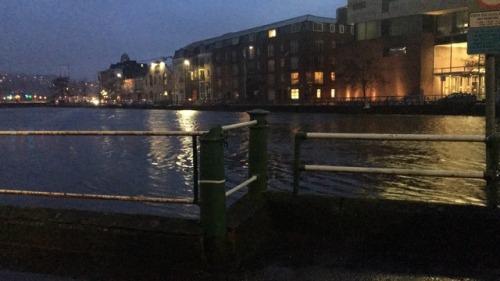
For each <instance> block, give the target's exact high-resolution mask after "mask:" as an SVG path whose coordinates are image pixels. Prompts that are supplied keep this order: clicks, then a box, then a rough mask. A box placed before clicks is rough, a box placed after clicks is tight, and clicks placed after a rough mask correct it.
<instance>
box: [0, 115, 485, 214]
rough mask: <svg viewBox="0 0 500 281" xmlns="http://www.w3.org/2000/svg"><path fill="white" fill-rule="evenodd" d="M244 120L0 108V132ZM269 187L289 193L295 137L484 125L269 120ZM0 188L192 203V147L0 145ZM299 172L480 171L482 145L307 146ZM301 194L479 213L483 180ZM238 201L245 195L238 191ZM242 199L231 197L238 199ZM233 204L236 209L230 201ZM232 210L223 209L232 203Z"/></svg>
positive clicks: (344, 180) (312, 186) (70, 141)
mask: <svg viewBox="0 0 500 281" xmlns="http://www.w3.org/2000/svg"><path fill="white" fill-rule="evenodd" d="M248 120H249V117H248V115H247V114H246V113H238V112H201V111H192V110H180V111H173V110H172V111H168V110H130V109H129V110H124V109H103V108H2V109H0V130H3V131H5V130H160V129H161V130H174V131H178V130H182V131H193V130H208V129H210V128H211V127H212V126H215V125H219V124H220V125H227V124H233V123H238V122H243V121H248ZM268 120H269V141H268V155H269V187H270V189H273V190H281V191H290V192H291V190H292V163H293V156H294V155H293V153H294V152H293V151H294V147H293V141H294V133H295V132H298V131H307V132H339V133H394V134H396V133H397V134H414V133H424V134H479V135H483V134H484V118H482V117H464V116H406V115H337V114H325V113H313V114H308V113H270V115H269V117H268ZM247 132H248V129H238V130H236V131H232V132H231V133H230V134H229V138H228V146H227V149H226V151H225V154H226V155H225V157H226V176H227V178H228V179H227V182H228V184H227V185H228V187H232V186H235V185H237V184H238V183H240V182H242V181H243V180H244V178H245V176H246V175H247V170H246V169H247V161H246V157H247V145H248V134H247ZM0 155H2V164H1V165H0V188H3V189H22V190H35V191H53V192H73V193H95V194H113V195H134V196H139V195H142V196H166V197H177V196H180V197H191V196H192V188H193V187H192V186H193V173H192V171H193V161H192V155H193V154H192V150H191V138H190V137H137V136H133V137H126V136H2V137H0ZM302 156H303V162H304V163H306V164H318V165H341V166H364V167H387V168H420V169H448V170H474V171H483V170H484V169H485V160H484V158H485V147H484V144H481V143H449V142H426V143H420V142H395V141H385V142H375V141H329V140H311V141H306V142H304V144H303V148H302ZM300 185H301V193H313V194H332V195H339V196H345V197H379V198H391V199H401V200H414V201H426V202H441V203H460V204H462V203H463V204H474V205H484V201H485V196H484V192H483V188H484V185H485V182H484V181H483V180H473V179H452V178H434V177H418V178H416V177H409V176H388V175H361V174H347V173H346V174H333V173H317V172H314V173H313V172H304V173H302V176H301V184H300ZM242 192H244V191H242ZM242 192H240V193H239V194H237V195H236V198H237V197H238V196H241V194H242ZM232 200H234V199H232ZM230 202H231V200H230ZM0 203H1V204H14V205H28V206H50V207H56V208H74V209H86V210H99V211H110V212H111V211H112V212H129V213H147V214H156V215H174V214H175V215H180V216H183V217H191V216H192V217H196V216H197V215H198V211H199V210H198V208H197V207H196V206H193V205H169V204H166V205H164V204H152V203H131V202H114V201H90V200H82V199H63V200H61V199H53V198H43V197H20V196H11V195H3V196H0Z"/></svg>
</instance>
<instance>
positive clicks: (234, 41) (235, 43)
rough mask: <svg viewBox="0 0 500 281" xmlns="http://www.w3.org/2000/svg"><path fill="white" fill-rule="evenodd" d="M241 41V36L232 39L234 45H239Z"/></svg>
mask: <svg viewBox="0 0 500 281" xmlns="http://www.w3.org/2000/svg"><path fill="white" fill-rule="evenodd" d="M239 42H240V38H238V37H234V38H233V39H232V40H231V43H232V44H233V45H238V43H239Z"/></svg>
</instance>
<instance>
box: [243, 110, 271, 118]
mask: <svg viewBox="0 0 500 281" xmlns="http://www.w3.org/2000/svg"><path fill="white" fill-rule="evenodd" d="M247 113H248V115H250V117H252V116H255V117H257V116H265V115H268V114H269V111H267V110H263V109H253V110H250V111H247Z"/></svg>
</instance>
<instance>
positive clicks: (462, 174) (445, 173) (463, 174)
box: [302, 165, 485, 179]
mask: <svg viewBox="0 0 500 281" xmlns="http://www.w3.org/2000/svg"><path fill="white" fill-rule="evenodd" d="M302 170H304V171H317V172H339V173H341V172H344V173H366V174H387V175H406V176H429V177H450V178H475V179H484V178H485V173H484V172H481V171H450V170H417V169H392V168H368V167H346V166H325V165H304V166H303V169H302Z"/></svg>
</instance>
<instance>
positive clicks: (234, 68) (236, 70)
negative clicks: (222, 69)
mask: <svg viewBox="0 0 500 281" xmlns="http://www.w3.org/2000/svg"><path fill="white" fill-rule="evenodd" d="M233 75H235V76H236V75H238V66H237V65H236V64H233Z"/></svg>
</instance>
